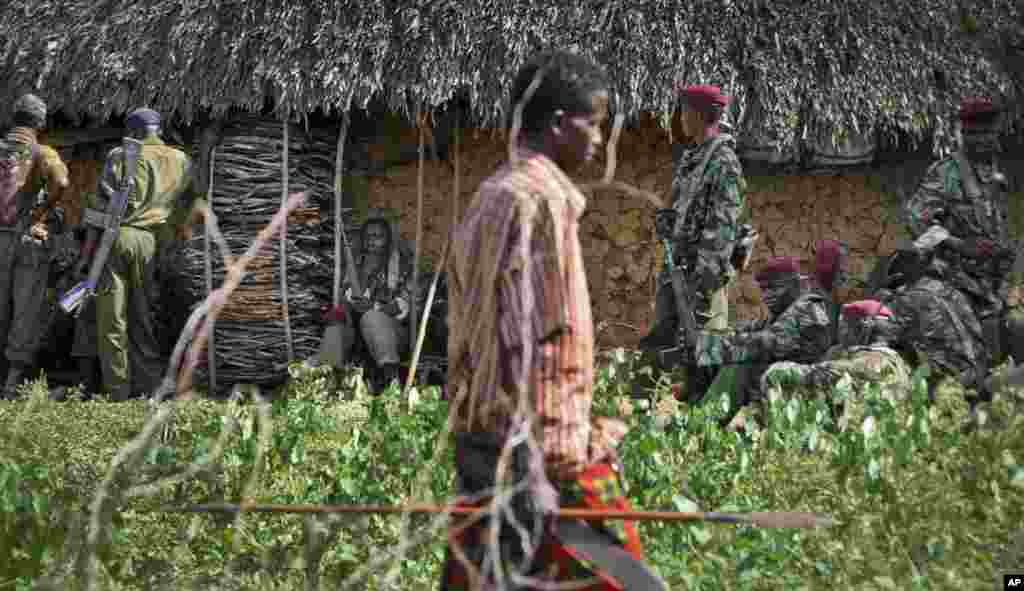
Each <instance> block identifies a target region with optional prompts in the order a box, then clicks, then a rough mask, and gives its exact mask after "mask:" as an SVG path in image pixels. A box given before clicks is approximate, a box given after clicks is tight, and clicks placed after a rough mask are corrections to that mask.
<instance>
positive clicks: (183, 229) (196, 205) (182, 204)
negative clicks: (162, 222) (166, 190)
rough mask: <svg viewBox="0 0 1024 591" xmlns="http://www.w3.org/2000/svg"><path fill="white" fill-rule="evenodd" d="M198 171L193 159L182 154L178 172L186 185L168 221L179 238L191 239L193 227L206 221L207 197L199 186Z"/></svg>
mask: <svg viewBox="0 0 1024 591" xmlns="http://www.w3.org/2000/svg"><path fill="white" fill-rule="evenodd" d="M196 172H197V171H196V170H195V167H193V166H192V160H191V159H190V158H189V157H188V156H182V159H181V161H180V168H179V169H178V170H177V174H178V176H179V179H180V182H182V183H184V187H183V188H182V190H181V192H180V193H179V194H178V198H177V200H176V202H175V204H174V207H173V208H172V210H171V214H170V216H168V218H167V223H168V224H169V225H170V226H171V227H172V228H174V232H175V237H176V238H177V239H178V240H189V239H191V238H192V227H193V226H195V225H197V224H201V223H205V221H206V207H207V203H206V197H205V195H204V194H203V193H204V189H203V188H202V187H200V186H199V180H198V179H197V178H196Z"/></svg>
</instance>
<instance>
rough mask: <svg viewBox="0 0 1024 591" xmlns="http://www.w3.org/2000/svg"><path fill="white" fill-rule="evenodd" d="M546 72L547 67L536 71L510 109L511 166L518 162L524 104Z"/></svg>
mask: <svg viewBox="0 0 1024 591" xmlns="http://www.w3.org/2000/svg"><path fill="white" fill-rule="evenodd" d="M547 71H548V66H544V67H543V68H538V69H537V73H536V74H534V75H533V80H531V81H530V85H529V86H527V87H526V92H524V93H523V96H522V98H520V99H519V102H517V103H516V104H515V108H514V109H512V130H511V131H510V133H509V134H508V161H509V163H511V164H512V165H515V164H516V163H518V162H519V155H518V154H517V150H516V148H517V146H518V144H519V132H520V131H521V130H522V128H523V109H524V108H525V107H526V103H528V102H530V99H532V98H533V95H534V93H536V92H537V87H539V86H540V83H541V81H543V80H544V75H545V74H547Z"/></svg>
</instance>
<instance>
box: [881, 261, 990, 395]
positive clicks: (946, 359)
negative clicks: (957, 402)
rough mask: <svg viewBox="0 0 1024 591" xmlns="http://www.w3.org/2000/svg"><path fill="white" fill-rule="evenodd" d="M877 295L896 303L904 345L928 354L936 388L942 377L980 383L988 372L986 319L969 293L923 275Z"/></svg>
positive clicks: (891, 305) (931, 383) (932, 387)
mask: <svg viewBox="0 0 1024 591" xmlns="http://www.w3.org/2000/svg"><path fill="white" fill-rule="evenodd" d="M877 297H878V299H879V300H881V301H882V302H884V303H885V305H886V306H888V307H889V308H891V309H892V311H893V314H894V315H895V317H896V321H897V323H898V324H899V325H900V327H901V333H902V336H901V338H900V344H901V348H904V349H910V350H912V351H913V352H916V353H917V354H918V355H919V356H922V357H923V358H924V359H926V360H927V361H928V363H929V365H930V366H931V369H932V371H933V375H932V377H931V378H930V379H929V387H930V392H931V394H932V395H933V396H934V390H935V387H936V386H937V385H938V382H939V380H940V379H941V378H943V377H946V376H949V377H955V378H957V379H958V380H959V381H960V383H961V384H963V385H964V386H965V387H968V388H971V387H974V388H977V387H980V386H981V384H982V383H983V381H984V379H985V375H986V373H987V372H988V353H987V352H986V348H985V340H984V335H983V332H982V327H981V323H980V322H979V321H978V317H977V316H976V315H975V314H974V312H973V311H972V310H971V304H970V301H969V300H968V298H967V296H966V295H964V294H963V293H962V292H961V291H959V290H957V289H956V288H955V287H953V286H952V285H950V284H949V283H945V282H943V281H939V280H938V279H935V278H933V277H922V278H920V279H919V280H918V281H916V282H914V283H913V284H911V285H907V286H903V287H901V288H899V289H897V290H895V291H891V290H881V291H879V292H878V294H877Z"/></svg>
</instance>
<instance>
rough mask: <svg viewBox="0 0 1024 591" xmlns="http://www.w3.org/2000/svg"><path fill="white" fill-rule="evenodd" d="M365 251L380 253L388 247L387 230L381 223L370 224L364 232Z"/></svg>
mask: <svg viewBox="0 0 1024 591" xmlns="http://www.w3.org/2000/svg"><path fill="white" fill-rule="evenodd" d="M365 239H366V251H367V252H370V253H373V254H381V253H383V252H385V251H386V250H387V247H388V231H387V229H386V228H385V227H384V226H383V224H370V225H369V226H367V227H366V233H365Z"/></svg>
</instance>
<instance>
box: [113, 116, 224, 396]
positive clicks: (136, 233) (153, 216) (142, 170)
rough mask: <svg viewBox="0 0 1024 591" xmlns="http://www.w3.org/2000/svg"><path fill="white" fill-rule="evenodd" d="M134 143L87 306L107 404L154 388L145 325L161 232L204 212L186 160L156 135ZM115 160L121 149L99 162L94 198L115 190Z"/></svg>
mask: <svg viewBox="0 0 1024 591" xmlns="http://www.w3.org/2000/svg"><path fill="white" fill-rule="evenodd" d="M142 143H143V146H142V151H141V153H140V156H139V162H138V166H137V168H136V170H135V171H134V175H135V177H134V187H133V188H132V192H131V195H130V197H129V204H128V210H127V212H126V214H125V216H124V218H123V219H122V222H121V229H120V232H119V234H118V238H117V241H116V242H115V243H114V246H113V248H112V249H111V253H110V258H109V259H108V262H107V269H108V272H107V274H106V275H107V277H106V281H105V285H103V283H104V282H101V287H100V289H98V290H97V294H96V299H95V300H94V305H95V314H96V333H97V348H98V352H99V358H100V363H101V365H102V370H103V381H104V385H105V386H106V387H107V388H108V389H109V390H110V392H111V393H112V395H113V397H114V399H115V400H124V399H126V398H129V397H130V396H131V394H132V392H133V391H134V392H140V393H141V392H151V391H153V390H154V389H155V388H156V387H157V386H158V385H159V382H160V379H161V376H160V372H161V369H162V367H161V355H160V343H159V341H158V339H157V335H156V330H155V325H154V319H153V318H152V306H153V303H154V300H155V298H156V296H157V293H156V291H157V289H158V286H157V284H156V281H155V272H156V265H157V252H158V248H159V246H160V242H161V241H163V240H167V239H168V236H169V235H170V232H168V230H169V229H172V228H176V227H180V226H185V225H187V224H189V223H190V221H191V218H190V215H191V212H192V210H193V209H195V208H197V207H203V206H204V200H203V199H201V198H200V197H199V196H198V194H197V191H196V190H195V187H194V184H193V174H192V162H191V160H190V159H189V157H188V156H187V155H186V154H185V153H184V152H182V151H181V150H178V149H177V148H173V147H171V146H168V145H166V144H165V143H164V142H163V140H161V139H160V138H159V137H158V136H157V135H156V134H150V135H148V136H147V137H146V138H145V139H143V140H142ZM122 160H123V158H122V155H121V148H114V149H113V150H112V151H111V152H110V154H109V155H108V156H107V161H106V165H105V166H104V169H103V175H102V177H101V183H100V191H99V192H98V193H99V194H100V195H103V194H104V191H103V189H102V187H103V183H104V182H106V183H107V184H108V185H109V186H111V187H116V186H118V184H119V179H120V178H121V174H122V170H121V168H122ZM106 199H107V197H96V201H97V203H95V204H94V206H95V207H96V208H97V209H100V210H105V209H106ZM129 364H130V365H129Z"/></svg>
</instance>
